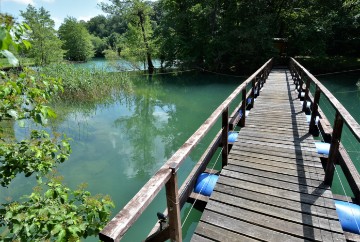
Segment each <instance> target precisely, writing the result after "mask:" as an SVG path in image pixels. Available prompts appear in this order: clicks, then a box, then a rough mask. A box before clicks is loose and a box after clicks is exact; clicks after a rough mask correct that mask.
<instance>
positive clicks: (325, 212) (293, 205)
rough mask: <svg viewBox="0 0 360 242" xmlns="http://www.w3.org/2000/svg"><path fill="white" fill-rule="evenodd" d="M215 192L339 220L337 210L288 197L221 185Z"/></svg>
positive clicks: (218, 185)
mask: <svg viewBox="0 0 360 242" xmlns="http://www.w3.org/2000/svg"><path fill="white" fill-rule="evenodd" d="M214 191H216V192H220V193H227V194H232V195H233V196H235V197H240V198H244V199H246V200H250V201H255V202H260V203H264V204H267V205H271V206H276V207H279V208H284V209H287V210H293V211H295V212H298V211H301V212H302V213H306V214H313V215H316V216H318V217H322V218H328V219H332V220H337V219H338V215H337V212H336V210H335V208H328V207H322V206H318V205H316V204H313V203H306V202H305V201H301V199H300V200H299V201H295V200H289V199H287V198H286V197H275V196H272V195H267V194H262V193H258V192H256V191H251V190H245V189H241V188H236V187H232V186H229V185H224V184H221V183H219V184H217V185H216V187H215V189H214Z"/></svg>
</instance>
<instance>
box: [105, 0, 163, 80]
mask: <svg viewBox="0 0 360 242" xmlns="http://www.w3.org/2000/svg"><path fill="white" fill-rule="evenodd" d="M110 2H111V3H110V4H108V3H104V2H102V3H100V6H101V8H102V9H103V11H105V12H107V13H110V14H113V15H120V16H122V17H123V18H124V19H126V20H127V22H128V26H127V27H128V29H127V31H126V33H125V34H124V37H125V41H124V42H123V46H122V47H121V55H122V56H123V57H124V58H125V59H127V60H129V61H131V62H145V61H146V63H147V68H148V71H149V73H153V71H154V65H153V62H152V58H153V55H154V54H155V53H156V48H155V46H154V37H153V26H152V23H151V21H150V16H151V15H152V14H153V11H152V9H151V7H150V4H149V3H147V2H145V1H142V0H134V1H118V0H110Z"/></svg>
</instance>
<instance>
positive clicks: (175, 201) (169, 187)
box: [165, 164, 182, 242]
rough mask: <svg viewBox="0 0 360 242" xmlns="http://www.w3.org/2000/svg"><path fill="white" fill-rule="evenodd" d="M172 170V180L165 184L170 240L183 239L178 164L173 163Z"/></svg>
mask: <svg viewBox="0 0 360 242" xmlns="http://www.w3.org/2000/svg"><path fill="white" fill-rule="evenodd" d="M169 168H170V169H171V171H172V174H171V177H170V180H169V181H168V182H167V183H166V184H165V188H166V202H167V208H168V217H169V230H170V231H169V233H170V240H171V241H173V242H175V241H176V242H181V241H182V231H181V219H180V202H179V201H180V200H179V194H178V180H177V171H176V165H175V164H172V165H171V166H170V167H169Z"/></svg>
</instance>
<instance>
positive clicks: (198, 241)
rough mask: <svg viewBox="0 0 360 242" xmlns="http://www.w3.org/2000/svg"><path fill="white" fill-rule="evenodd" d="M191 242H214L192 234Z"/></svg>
mask: <svg viewBox="0 0 360 242" xmlns="http://www.w3.org/2000/svg"><path fill="white" fill-rule="evenodd" d="M191 241H193V242H208V241H215V240H211V239H208V238H205V237H202V236H200V235H197V234H194V235H193V236H192V238H191Z"/></svg>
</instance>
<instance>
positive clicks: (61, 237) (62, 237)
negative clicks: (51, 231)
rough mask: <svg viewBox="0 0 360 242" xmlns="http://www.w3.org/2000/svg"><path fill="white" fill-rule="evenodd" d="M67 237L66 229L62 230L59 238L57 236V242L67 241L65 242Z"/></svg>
mask: <svg viewBox="0 0 360 242" xmlns="http://www.w3.org/2000/svg"><path fill="white" fill-rule="evenodd" d="M65 237H66V230H65V229H62V230H60V232H59V234H58V236H57V239H56V241H59V242H61V241H66V240H65Z"/></svg>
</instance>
